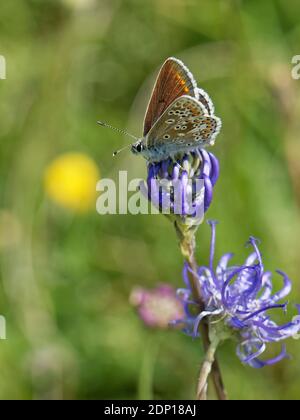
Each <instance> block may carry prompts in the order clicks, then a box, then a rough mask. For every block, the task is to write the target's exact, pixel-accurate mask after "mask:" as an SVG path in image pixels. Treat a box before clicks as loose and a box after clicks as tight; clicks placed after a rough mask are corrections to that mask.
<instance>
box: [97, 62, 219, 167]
mask: <svg viewBox="0 0 300 420" xmlns="http://www.w3.org/2000/svg"><path fill="white" fill-rule="evenodd" d="M214 112H215V110H214V105H213V102H212V100H211V99H210V97H209V96H208V94H207V93H206V92H205V91H204V90H203V89H200V88H198V87H197V83H196V81H195V79H194V77H193V75H192V73H191V72H190V71H189V70H188V68H187V67H186V66H185V65H184V64H183V62H182V61H180V60H178V59H177V58H174V57H170V58H168V59H167V60H166V61H165V62H164V64H163V65H162V67H161V69H160V72H159V74H158V77H157V79H156V82H155V85H154V88H153V91H152V95H151V98H150V101H149V104H148V107H147V111H146V115H145V119H144V131H143V137H142V138H141V139H137V138H135V137H134V136H132V137H134V138H135V139H136V140H137V141H136V142H135V143H133V144H132V145H131V151H132V152H133V153H134V154H135V155H142V156H143V157H144V158H145V159H146V160H147V161H149V162H150V163H154V162H160V161H162V160H165V159H167V158H169V157H171V158H173V159H174V157H175V155H178V154H179V153H187V152H191V151H194V150H197V149H199V148H203V147H206V146H211V145H213V144H214V143H215V139H216V137H217V135H218V134H219V132H220V130H221V126H222V123H221V120H220V118H218V117H216V116H215V115H214ZM100 124H101V125H106V126H108V125H107V124H105V123H100ZM109 127H111V126H109ZM111 128H112V127H111ZM118 131H121V130H118ZM125 134H128V133H125ZM116 153H118V152H116ZM116 153H115V154H116Z"/></svg>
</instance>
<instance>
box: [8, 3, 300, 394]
mask: <svg viewBox="0 0 300 420" xmlns="http://www.w3.org/2000/svg"><path fill="white" fill-rule="evenodd" d="M299 16H300V4H299V1H298V0H294V1H293V0H291V1H288V2H287V1H284V0H273V1H271V0H267V1H261V0H251V1H242V0H240V1H238V0H219V1H212V0H145V1H142V0H123V1H122V0H11V1H6V2H2V4H1V9H0V40H1V41H0V54H1V55H3V56H5V58H6V60H7V79H6V80H0V121H1V123H0V159H1V160H0V175H1V176H0V257H1V279H0V280H1V281H0V314H2V315H5V317H6V320H7V340H6V341H0V371H1V374H0V398H1V399H45V398H47V399H54V398H58V399H94V398H101V399H105V398H124V399H127V398H132V399H135V398H148V397H151V396H153V397H154V398H157V399H164V398H166V399H177V398H180V399H188V398H193V397H194V390H195V383H196V377H197V371H198V368H199V366H200V360H201V357H202V350H201V342H200V341H193V340H191V339H190V338H188V337H186V336H184V335H182V334H181V333H179V332H176V331H166V332H157V331H152V330H151V331H150V330H148V329H146V328H145V327H144V326H143V325H142V323H141V321H140V320H139V319H138V317H137V315H136V313H135V311H134V309H133V308H132V307H131V306H130V304H129V300H128V298H129V295H130V292H131V290H132V288H133V287H134V286H135V285H141V286H144V287H154V286H155V285H156V284H157V283H158V282H169V283H171V284H173V285H174V286H179V285H181V284H182V279H181V269H182V265H183V261H182V258H181V256H180V252H179V249H178V244H177V240H176V237H175V233H174V232H173V228H172V226H171V224H169V223H168V222H167V220H165V219H164V218H163V217H162V216H151V215H149V216H140V215H138V216H132V215H117V216H99V215H97V213H96V211H95V206H94V204H93V205H92V206H91V208H90V211H87V209H85V211H83V210H82V209H78V208H77V207H76V205H73V206H72V203H71V205H68V206H67V207H66V206H65V205H64V203H63V202H61V203H60V204H59V202H58V203H55V202H54V201H53V200H52V199H51V194H47V183H46V184H45V182H44V179H45V173H46V171H47V168H48V167H49V164H51V162H52V161H53V160H55V159H56V158H57V157H59V156H61V155H64V153H66V152H77V153H80V154H82V156H89V157H90V158H91V159H92V160H93V161H94V162H95V163H96V165H97V166H98V168H99V170H100V173H101V176H102V177H104V178H107V177H111V178H113V179H117V176H118V171H119V170H126V169H129V172H130V176H136V177H142V176H144V175H145V163H144V161H143V160H142V159H138V158H136V157H134V156H131V155H130V154H129V153H127V152H126V153H123V154H122V155H120V157H119V158H117V159H112V158H111V155H112V152H113V151H114V150H115V149H116V148H119V147H120V146H122V145H124V144H126V143H127V142H128V139H126V138H123V137H121V136H119V135H117V134H116V133H114V132H110V131H109V130H104V129H101V128H100V127H97V126H96V121H97V119H99V118H101V119H104V120H107V121H109V122H110V123H112V124H114V125H117V126H119V127H127V128H128V129H129V130H131V131H132V132H133V133H135V134H137V135H140V134H141V131H142V120H143V113H144V110H145V107H146V103H147V100H148V97H149V94H150V91H151V86H152V83H153V80H154V78H155V75H156V73H157V70H158V68H159V66H160V65H161V63H162V62H163V61H164V60H165V58H166V57H168V56H176V57H178V58H180V59H182V60H183V61H184V62H185V63H186V65H187V66H188V67H189V68H190V69H191V71H192V72H193V73H194V75H195V77H196V79H197V81H198V82H199V85H201V86H202V87H203V88H204V89H206V90H207V91H208V92H209V93H210V95H211V96H212V98H213V100H214V102H215V105H216V113H217V115H219V116H220V117H221V118H222V119H223V130H222V133H221V135H220V136H219V138H218V141H217V144H216V146H215V148H214V149H213V152H214V153H215V155H216V156H217V157H218V158H219V159H220V164H221V178H220V180H219V183H218V184H217V187H216V189H215V197H214V202H213V205H212V207H211V208H210V210H209V213H208V217H210V218H214V219H218V220H219V221H220V225H219V227H218V245H217V251H218V255H219V256H220V255H221V254H222V253H224V252H228V251H233V252H236V254H238V256H237V261H242V260H243V258H244V257H245V256H246V254H247V250H245V248H244V244H245V242H246V240H247V238H248V237H249V235H254V236H256V237H259V238H261V239H262V241H263V242H262V251H263V254H264V257H265V264H266V267H267V268H268V269H271V270H275V269H276V268H281V269H283V270H285V271H286V272H287V273H288V274H289V275H290V276H291V278H292V279H293V280H294V289H293V293H292V295H291V297H290V301H291V302H296V301H298V302H299V301H300V266H299V256H300V251H299V242H298V240H299V235H300V214H299V206H300V181H299V179H300V166H299V161H300V144H299V138H298V135H299V133H300V124H299V112H300V96H299V94H300V80H299V81H296V80H293V79H292V77H291V70H292V64H291V60H292V57H293V56H294V55H296V54H300V18H299ZM63 162H64V161H63V160H62V162H60V165H62V166H63ZM75 163H76V162H75ZM91 165H92V163H91ZM55 168H56V167H54V169H53V168H52V172H53V171H54V172H55V170H58V169H57V168H56V169H55ZM75 169H76V168H75ZM83 172H84V171H83ZM94 172H95V171H94ZM82 175H83V177H84V176H85V175H86V174H85V173H83V174H82ZM51 176H52V178H53V177H54V180H53V179H52V182H54V184H55V183H58V184H60V182H61V183H62V184H63V182H64V179H62V180H61V181H60V174H58V175H57V179H56V178H55V176H54V175H53V174H52V175H50V177H51ZM49 182H50V183H51V180H50V181H49ZM89 182H92V186H93V188H94V178H93V176H92V175H91V177H90V179H89V178H87V179H84V180H83V185H86V184H87V185H88V183H89ZM85 183H86V184H85ZM45 185H46V190H45ZM72 194H76V189H75V192H74V191H73V192H72ZM90 199H91V197H90ZM93 200H94V198H93V196H92V201H93ZM94 201H95V200H94ZM208 241H209V229H208V227H207V226H206V225H203V226H202V227H200V229H199V233H198V249H197V257H198V260H199V261H200V262H203V263H205V262H206V261H207V257H208V243H209V242H208ZM275 283H276V285H277V286H278V287H280V279H278V281H277V279H276V281H275ZM299 346H300V345H299V343H297V342H295V341H293V340H290V341H289V343H288V348H289V351H290V353H291V354H292V356H293V359H292V360H291V361H283V362H281V363H280V364H278V365H276V366H274V367H272V368H265V369H264V370H260V371H256V370H253V369H251V368H248V367H244V366H242V365H241V363H240V361H239V360H238V359H237V357H236V356H235V345H234V344H233V343H232V344H231V343H228V344H226V345H224V346H223V347H222V348H221V349H220V351H219V359H220V361H221V365H222V369H223V374H224V380H225V383H226V386H227V389H228V392H229V395H230V397H231V398H233V399H299V398H300V351H299V350H300V347H299ZM277 350H278V348H276V349H275V350H274V351H277ZM271 354H273V350H271V351H270V355H271ZM211 397H212V398H213V397H214V395H213V393H212V394H211Z"/></svg>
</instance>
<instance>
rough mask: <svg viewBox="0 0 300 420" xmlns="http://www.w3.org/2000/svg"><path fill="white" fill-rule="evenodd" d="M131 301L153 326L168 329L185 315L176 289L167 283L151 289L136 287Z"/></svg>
mask: <svg viewBox="0 0 300 420" xmlns="http://www.w3.org/2000/svg"><path fill="white" fill-rule="evenodd" d="M130 303H131V304H132V305H133V306H135V307H137V310H138V314H139V316H140V318H141V319H142V320H143V322H144V323H145V324H146V325H147V326H148V327H152V328H160V329H167V328H169V327H170V323H171V322H172V321H176V320H178V319H182V317H183V316H184V309H183V305H182V303H181V302H180V301H179V299H178V298H177V296H176V290H175V289H174V288H173V287H171V286H169V285H167V284H162V285H160V286H158V287H156V288H154V289H150V290H149V289H148V290H147V289H143V288H141V287H136V288H134V289H133V291H132V293H131V295H130Z"/></svg>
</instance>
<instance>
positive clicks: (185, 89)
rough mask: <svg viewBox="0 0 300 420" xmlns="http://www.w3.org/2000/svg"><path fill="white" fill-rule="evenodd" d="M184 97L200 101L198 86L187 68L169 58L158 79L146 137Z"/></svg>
mask: <svg viewBox="0 0 300 420" xmlns="http://www.w3.org/2000/svg"><path fill="white" fill-rule="evenodd" d="M182 95H189V96H192V97H195V98H197V99H198V91H197V84H196V82H195V79H194V77H193V75H192V74H191V73H190V71H189V70H188V69H187V67H186V66H185V65H184V64H183V63H182V62H181V61H180V60H177V59H176V58H172V57H171V58H168V59H167V60H166V61H165V63H164V64H163V66H162V68H161V70H160V72H159V75H158V77H157V80H156V83H155V85H154V89H153V92H152V95H151V99H150V102H149V105H148V108H147V112H146V116H145V121H144V136H146V135H147V134H148V132H149V131H150V129H151V127H153V125H154V124H155V123H156V121H157V120H158V119H159V117H160V116H161V115H162V114H163V113H164V111H165V110H166V109H167V108H168V107H169V106H170V105H171V104H172V102H174V101H175V99H177V98H179V97H180V96H182Z"/></svg>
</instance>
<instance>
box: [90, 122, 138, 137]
mask: <svg viewBox="0 0 300 420" xmlns="http://www.w3.org/2000/svg"><path fill="white" fill-rule="evenodd" d="M97 124H99V125H101V127H107V128H110V129H111V130H114V131H116V132H117V133H120V134H123V135H125V136H129V137H131V138H132V139H134V140H138V138H137V137H135V136H134V135H133V134H130V133H128V131H126V130H121V129H120V128H117V127H114V126H112V125H110V124H107V123H106V122H103V121H97Z"/></svg>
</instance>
